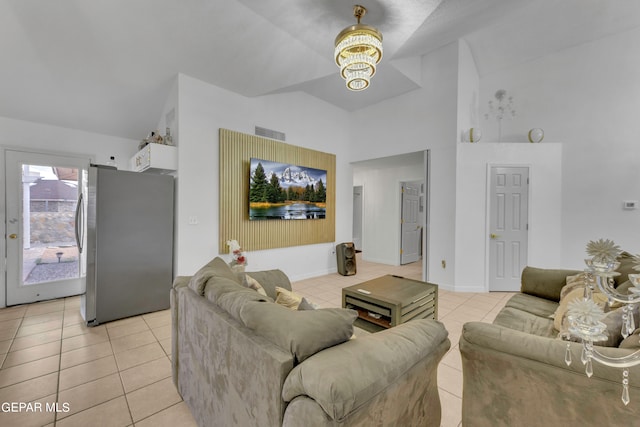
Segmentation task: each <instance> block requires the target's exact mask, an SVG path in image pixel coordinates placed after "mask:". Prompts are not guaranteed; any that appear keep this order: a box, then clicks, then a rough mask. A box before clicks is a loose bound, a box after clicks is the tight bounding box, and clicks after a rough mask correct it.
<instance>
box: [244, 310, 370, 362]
mask: <svg viewBox="0 0 640 427" xmlns="http://www.w3.org/2000/svg"><path fill="white" fill-rule="evenodd" d="M357 316H358V313H357V312H356V311H354V310H347V309H343V308H325V309H319V310H303V311H297V310H295V311H294V310H290V309H288V308H285V307H283V306H281V305H278V304H269V303H265V302H255V301H252V302H247V303H245V304H244V305H243V306H242V308H241V309H240V318H241V320H242V322H243V323H244V325H245V326H247V327H248V328H250V329H253V330H254V331H255V332H256V333H258V334H259V335H262V336H263V337H265V338H266V339H268V340H269V341H271V342H272V343H274V344H276V345H277V346H278V347H280V348H282V349H284V350H288V351H289V352H290V353H291V354H292V355H293V356H294V358H295V360H296V362H297V363H300V362H302V361H303V360H305V359H307V358H308V357H310V356H312V355H314V354H315V353H317V352H319V351H320V350H324V349H325V348H329V347H332V346H334V345H337V344H341V343H343V342H345V341H348V340H349V338H351V336H352V335H353V322H354V321H355V319H356V317H357Z"/></svg>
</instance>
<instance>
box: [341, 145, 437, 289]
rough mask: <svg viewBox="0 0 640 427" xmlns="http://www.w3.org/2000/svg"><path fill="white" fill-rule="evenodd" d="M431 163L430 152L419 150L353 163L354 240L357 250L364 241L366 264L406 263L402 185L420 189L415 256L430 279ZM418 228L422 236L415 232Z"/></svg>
mask: <svg viewBox="0 0 640 427" xmlns="http://www.w3.org/2000/svg"><path fill="white" fill-rule="evenodd" d="M428 162H429V152H428V151H419V152H415V153H407V154H401V155H397V156H390V157H384V158H379V159H371V160H364V161H359V162H354V163H352V165H353V192H354V199H353V200H354V206H353V237H354V243H355V244H356V247H358V243H357V242H356V240H357V239H360V242H359V243H360V245H361V246H360V248H359V249H361V250H362V255H361V256H362V259H363V260H364V261H370V262H376V263H380V264H388V265H401V264H403V263H404V262H403V261H402V252H403V251H404V250H403V247H402V241H403V238H402V230H401V227H399V226H398V225H399V224H401V220H402V211H403V208H402V203H403V197H402V187H401V184H403V183H412V185H414V186H415V185H417V186H418V188H417V192H418V195H419V196H418V197H417V199H416V203H415V204H414V206H415V207H416V208H417V210H418V213H417V214H416V215H415V216H417V217H418V220H417V222H414V225H413V228H414V235H415V236H416V237H415V238H414V239H413V242H417V245H418V247H417V249H415V250H414V253H415V254H417V255H418V257H417V259H415V260H413V262H416V263H421V264H422V272H423V274H422V277H423V279H424V280H426V278H427V277H428V276H427V264H428V260H427V257H428V252H427V250H426V249H427V248H428V229H427V224H428V218H427V217H428V188H429V187H428ZM416 183H417V184H416ZM420 209H421V210H422V212H419V211H420ZM418 228H419V229H418ZM416 229H418V230H417V231H418V233H415V231H416ZM359 234H360V235H359ZM406 241H407V239H405V242H406ZM405 262H406V260H405Z"/></svg>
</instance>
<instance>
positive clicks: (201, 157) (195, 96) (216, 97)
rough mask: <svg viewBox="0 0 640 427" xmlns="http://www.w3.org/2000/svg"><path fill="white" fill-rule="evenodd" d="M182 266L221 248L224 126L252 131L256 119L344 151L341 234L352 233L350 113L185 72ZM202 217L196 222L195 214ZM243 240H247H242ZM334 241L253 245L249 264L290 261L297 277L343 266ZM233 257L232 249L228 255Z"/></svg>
mask: <svg viewBox="0 0 640 427" xmlns="http://www.w3.org/2000/svg"><path fill="white" fill-rule="evenodd" d="M178 78H179V82H178V88H179V94H178V105H179V111H178V117H179V119H178V120H179V122H180V132H179V139H180V140H179V144H178V151H179V159H178V164H179V166H178V167H179V175H178V203H177V214H178V215H177V222H176V231H177V239H176V255H177V260H176V263H177V274H182V275H189V274H193V273H194V272H195V271H196V270H198V268H200V267H201V266H202V265H203V264H205V263H206V262H207V261H209V260H210V259H211V258H213V257H215V256H217V255H219V254H220V252H221V251H222V250H223V249H224V248H218V231H219V230H218V216H219V213H218V211H219V203H218V184H219V182H218V181H219V177H218V146H219V143H218V142H219V141H218V129H219V128H226V129H231V130H235V131H239V132H245V133H248V134H253V133H254V126H256V125H258V126H262V127H266V128H269V129H274V130H278V131H282V132H284V133H285V134H286V143H288V144H292V145H298V146H302V147H305V148H310V149H314V150H319V151H324V152H328V153H333V154H335V155H336V180H337V182H336V241H350V239H351V225H352V224H351V222H352V208H353V206H352V173H351V166H350V164H349V162H348V161H349V159H348V146H349V143H350V139H349V134H348V129H349V126H348V124H349V117H348V115H346V114H344V112H343V111H342V110H339V109H337V108H335V107H332V106H330V105H329V104H327V103H325V102H323V101H320V100H318V99H316V98H313V97H310V96H308V95H305V94H302V93H290V94H283V95H269V96H263V97H259V98H246V97H243V96H240V95H237V94H235V93H232V92H228V91H226V90H223V89H221V88H218V87H216V86H212V85H210V84H207V83H204V82H202V81H199V80H197V79H194V78H191V77H188V76H185V75H180V76H179V77H178ZM190 216H195V217H197V218H198V224H197V225H188V224H187V220H186V219H187V218H188V217H190ZM240 244H242V242H240ZM333 248H334V243H326V244H317V245H307V246H296V247H290V248H281V249H273V250H265V251H255V252H249V253H247V257H248V270H250V271H251V270H262V269H272V268H279V269H282V270H283V271H284V272H285V273H286V274H287V275H289V277H290V278H291V279H292V280H298V279H302V278H305V277H312V276H318V275H322V274H327V273H329V272H332V271H335V270H336V259H335V255H333V254H332V250H333ZM224 256H225V257H228V255H224Z"/></svg>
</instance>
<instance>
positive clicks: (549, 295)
mask: <svg viewBox="0 0 640 427" xmlns="http://www.w3.org/2000/svg"><path fill="white" fill-rule="evenodd" d="M578 273H581V271H579V270H548V269H544V268H536V267H525V269H524V270H523V271H522V289H521V291H522V292H523V293H526V294H529V295H533V296H536V297H540V298H545V299H548V300H551V301H556V302H557V301H560V290H561V289H562V287H563V286H564V285H565V284H566V279H567V276H572V275H575V274H578Z"/></svg>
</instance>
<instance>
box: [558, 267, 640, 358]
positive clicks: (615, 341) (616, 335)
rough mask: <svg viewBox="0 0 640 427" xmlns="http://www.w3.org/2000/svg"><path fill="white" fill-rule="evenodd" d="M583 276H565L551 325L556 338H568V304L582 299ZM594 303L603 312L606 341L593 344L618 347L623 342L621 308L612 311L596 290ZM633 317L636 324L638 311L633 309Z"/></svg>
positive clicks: (604, 298)
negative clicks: (564, 283)
mask: <svg viewBox="0 0 640 427" xmlns="http://www.w3.org/2000/svg"><path fill="white" fill-rule="evenodd" d="M585 286H586V283H585V274H584V273H581V274H577V275H575V276H567V284H566V285H565V287H563V288H562V290H561V291H560V295H561V298H560V305H559V306H558V308H557V310H556V312H555V313H554V316H553V317H554V319H553V325H554V328H555V329H556V330H558V331H559V333H558V338H562V337H566V336H568V330H569V321H568V319H567V310H568V308H569V307H568V306H569V303H570V302H572V301H575V300H577V299H581V298H584V289H585ZM592 298H593V300H594V302H595V303H596V304H598V305H599V306H601V307H602V309H603V311H605V313H606V314H605V316H604V318H603V319H602V323H604V324H605V325H607V329H606V334H607V337H608V338H607V340H606V341H599V342H597V343H595V344H596V345H599V346H601V347H618V346H619V345H620V343H621V341H622V340H623V336H622V333H621V329H622V317H623V314H624V311H623V307H619V308H615V309H613V310H611V309H610V307H609V306H608V299H607V297H606V296H605V295H604V294H603V293H601V292H600V291H598V289H594V290H593V296H592ZM633 315H634V316H635V320H636V324H637V320H638V309H637V308H636V309H634V311H633Z"/></svg>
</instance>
